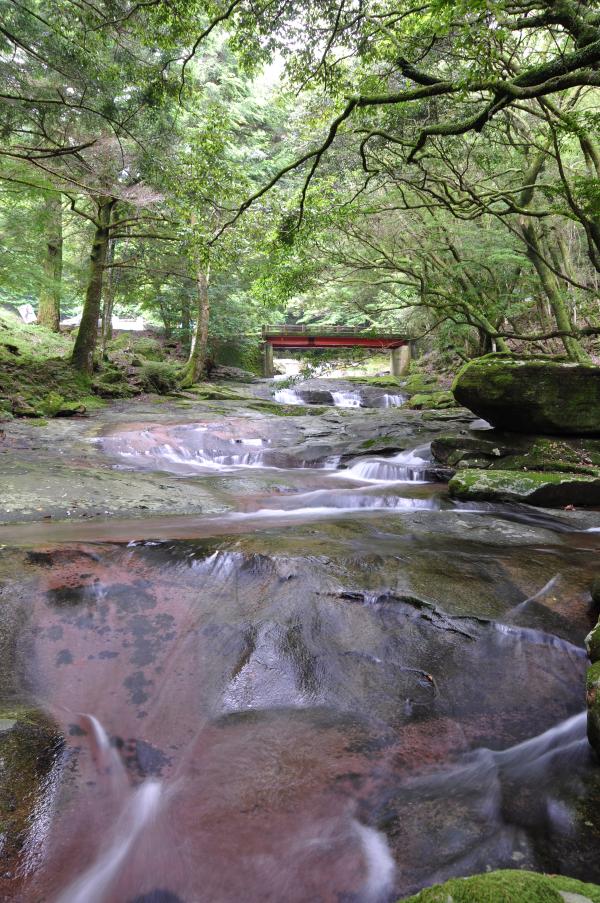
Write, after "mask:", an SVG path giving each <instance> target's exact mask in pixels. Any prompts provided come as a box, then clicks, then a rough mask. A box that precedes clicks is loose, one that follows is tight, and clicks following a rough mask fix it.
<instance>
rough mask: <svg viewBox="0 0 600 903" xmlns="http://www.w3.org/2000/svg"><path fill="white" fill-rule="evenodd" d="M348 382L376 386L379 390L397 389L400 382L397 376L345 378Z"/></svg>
mask: <svg viewBox="0 0 600 903" xmlns="http://www.w3.org/2000/svg"><path fill="white" fill-rule="evenodd" d="M344 379H346V380H348V382H353V383H360V384H361V385H364V386H376V387H377V388H379V389H399V388H400V380H399V379H398V377H397V376H391V375H390V376H345V377H344Z"/></svg>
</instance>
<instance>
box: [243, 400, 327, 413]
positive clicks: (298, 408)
mask: <svg viewBox="0 0 600 903" xmlns="http://www.w3.org/2000/svg"><path fill="white" fill-rule="evenodd" d="M247 407H249V408H251V409H252V410H254V411H260V412H261V413H263V414H275V416H277V417H303V416H306V415H315V414H325V413H326V412H327V411H328V410H330V409H329V408H326V407H319V406H318V405H301V404H279V402H276V401H263V400H262V399H256V400H254V401H251V402H250V403H249V404H248V405H247Z"/></svg>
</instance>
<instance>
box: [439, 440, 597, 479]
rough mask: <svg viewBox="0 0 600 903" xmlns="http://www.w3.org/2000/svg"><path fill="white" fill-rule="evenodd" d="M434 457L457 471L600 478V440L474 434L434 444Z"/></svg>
mask: <svg viewBox="0 0 600 903" xmlns="http://www.w3.org/2000/svg"><path fill="white" fill-rule="evenodd" d="M431 453H432V455H433V457H434V459H435V460H436V461H439V463H440V464H444V465H445V466H447V467H454V468H458V467H484V468H491V469H493V470H519V471H535V470H542V471H554V472H556V473H558V472H559V471H566V472H568V473H580V474H583V475H584V476H585V475H587V476H600V441H598V439H590V438H578V437H577V438H575V437H554V436H552V437H551V436H526V435H524V434H518V433H506V432H500V431H499V430H473V431H472V432H470V433H468V434H464V433H463V434H459V435H450V436H438V437H437V438H436V439H434V440H433V442H432V443H431Z"/></svg>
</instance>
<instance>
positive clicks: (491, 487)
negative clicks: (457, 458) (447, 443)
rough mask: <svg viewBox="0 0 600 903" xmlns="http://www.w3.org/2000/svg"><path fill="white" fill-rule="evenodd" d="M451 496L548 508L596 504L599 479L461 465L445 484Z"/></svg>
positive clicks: (599, 501)
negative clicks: (462, 466) (546, 506)
mask: <svg viewBox="0 0 600 903" xmlns="http://www.w3.org/2000/svg"><path fill="white" fill-rule="evenodd" d="M448 489H449V492H450V495H451V496H452V497H453V498H457V499H462V500H467V499H470V500H472V501H498V502H526V503H528V504H533V505H548V506H550V507H555V506H564V505H570V504H573V505H580V506H589V505H597V504H600V479H599V478H596V477H588V476H580V475H579V474H565V473H547V472H543V473H537V472H533V473H525V472H523V471H510V470H477V469H474V468H473V469H468V468H461V469H460V470H459V471H458V472H457V473H456V474H455V475H454V476H453V477H452V479H451V480H450V483H449V485H448Z"/></svg>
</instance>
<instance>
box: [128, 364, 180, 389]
mask: <svg viewBox="0 0 600 903" xmlns="http://www.w3.org/2000/svg"><path fill="white" fill-rule="evenodd" d="M138 378H139V381H140V386H141V387H142V389H143V390H144V391H145V392H156V394H157V395H168V394H169V392H175V391H176V389H178V388H179V383H180V381H181V368H180V367H179V366H178V365H177V364H172V363H169V362H168V361H146V362H145V363H144V364H143V365H142V367H141V368H140V370H139V372H138Z"/></svg>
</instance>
